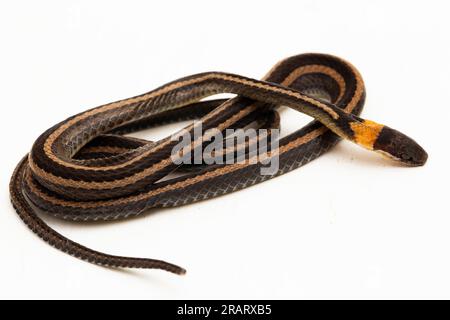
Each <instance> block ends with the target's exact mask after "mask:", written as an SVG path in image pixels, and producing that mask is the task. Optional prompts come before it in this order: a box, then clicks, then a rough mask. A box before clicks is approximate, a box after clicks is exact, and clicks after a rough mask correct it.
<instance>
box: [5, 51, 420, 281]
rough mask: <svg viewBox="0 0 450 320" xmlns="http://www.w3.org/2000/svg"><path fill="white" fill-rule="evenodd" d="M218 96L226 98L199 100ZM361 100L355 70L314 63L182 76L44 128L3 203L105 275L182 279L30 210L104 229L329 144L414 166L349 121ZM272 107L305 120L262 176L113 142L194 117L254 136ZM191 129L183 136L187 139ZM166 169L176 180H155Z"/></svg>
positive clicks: (370, 127)
mask: <svg viewBox="0 0 450 320" xmlns="http://www.w3.org/2000/svg"><path fill="white" fill-rule="evenodd" d="M217 93H233V94H236V95H237V96H236V97H234V98H231V99H222V100H209V101H200V100H201V99H203V98H205V97H208V96H210V95H213V94H217ZM364 97H365V89H364V84H363V80H362V78H361V76H360V74H359V72H358V71H357V70H356V69H355V68H354V67H353V66H352V65H351V64H350V63H348V62H346V61H344V60H342V59H340V58H337V57H334V56H330V55H324V54H302V55H298V56H293V57H290V58H287V59H285V60H282V61H281V62H279V63H278V64H277V65H276V66H275V67H274V68H273V69H272V70H271V71H270V72H269V73H268V74H267V75H266V77H265V78H264V79H263V80H262V81H258V80H254V79H250V78H246V77H242V76H238V75H234V74H228V73H221V72H209V73H202V74H197V75H193V76H189V77H186V78H182V79H180V80H177V81H174V82H171V83H169V84H166V85H164V86H162V87H160V88H158V89H156V90H153V91H150V92H148V93H145V94H143V95H139V96H136V97H132V98H129V99H124V100H120V101H117V102H113V103H109V104H106V105H102V106H99V107H97V108H93V109H90V110H88V111H85V112H83V113H80V114H78V115H76V116H73V117H70V118H68V119H67V120H64V121H62V122H60V123H58V124H57V125H55V126H53V127H52V128H50V129H48V130H47V131H46V132H44V133H43V134H42V135H41V136H40V137H39V138H38V139H37V140H36V142H35V143H34V145H33V148H32V150H31V152H30V153H29V154H28V155H27V156H25V157H24V158H23V159H22V161H21V162H20V163H19V164H18V166H17V168H16V170H15V171H14V173H13V176H12V179H11V183H10V194H11V200H12V203H13V206H14V208H15V209H16V211H17V213H18V214H19V216H20V218H21V219H22V220H23V221H24V222H25V223H26V224H27V226H28V227H29V228H30V229H31V230H32V231H33V232H35V233H36V234H37V235H38V236H39V237H41V238H42V239H43V240H44V241H46V242H48V243H49V244H50V245H52V246H54V247H56V248H57V249H59V250H61V251H64V252H66V253H68V254H70V255H73V256H76V257H78V258H81V259H83V260H86V261H89V262H92V263H96V264H100V265H105V266H111V267H123V268H158V269H163V270H167V271H170V272H174V273H177V274H183V273H184V272H185V270H184V269H182V268H180V267H178V266H176V265H173V264H170V263H167V262H164V261H160V260H154V259H144V258H130V257H121V256H113V255H109V254H105V253H101V252H97V251H94V250H92V249H89V248H86V247H84V246H82V245H80V244H78V243H76V242H74V241H72V240H69V239H67V238H66V237H64V236H62V235H61V234H59V233H57V232H56V231H55V230H53V229H52V228H50V227H49V226H48V225H47V224H46V223H45V222H44V221H43V220H42V219H41V218H40V217H39V216H38V215H37V214H36V211H38V210H42V211H44V212H47V213H50V214H52V215H55V216H57V217H61V218H63V219H68V220H82V221H89V220H110V219H118V218H126V217H129V216H132V215H138V214H140V213H142V212H144V211H145V210H147V209H150V208H157V207H171V206H178V205H182V204H187V203H191V202H195V201H198V200H203V199H208V198H211V197H215V196H218V195H221V194H226V193H229V192H232V191H235V190H239V189H242V188H246V187H248V186H250V185H253V184H256V183H259V182H262V181H264V180H267V179H270V178H272V177H274V176H277V175H280V174H283V173H286V172H288V171H290V170H293V169H295V168H298V167H300V166H302V165H303V164H305V163H307V162H309V161H311V160H313V159H315V158H316V157H318V156H320V155H321V154H323V153H324V152H325V151H327V150H329V149H330V148H331V147H332V146H334V145H335V144H336V143H337V141H338V140H339V138H344V139H346V140H349V141H352V142H355V143H357V144H359V145H361V146H362V147H364V148H367V149H370V150H374V151H378V152H380V153H383V154H385V155H388V156H390V157H391V158H394V159H396V160H399V161H401V162H403V163H405V164H408V165H412V166H419V165H423V164H424V163H425V161H426V159H427V154H426V152H425V151H424V150H423V149H422V148H421V147H420V146H419V145H418V144H417V143H416V142H414V141H413V140H412V139H410V138H408V137H407V136H405V135H404V134H402V133H400V132H398V131H396V130H394V129H391V128H389V127H387V126H384V125H381V124H378V123H375V122H373V121H369V120H364V119H362V118H360V117H358V115H359V114H360V112H361V110H362V107H363V104H364ZM280 106H288V107H291V108H293V109H295V110H298V111H300V112H303V113H305V114H307V115H309V116H312V117H314V118H315V120H314V121H312V122H311V123H309V124H308V125H306V126H305V127H303V128H301V129H300V130H298V131H296V132H294V133H292V134H290V135H288V136H286V137H283V138H281V139H280V140H279V147H278V148H276V149H274V150H270V157H275V156H277V157H278V159H279V170H278V171H277V172H276V173H274V174H273V175H261V174H260V171H259V169H260V168H261V166H262V164H261V163H250V162H245V163H234V164H214V165H199V166H198V168H193V169H192V168H191V169H190V170H187V171H186V170H184V169H186V168H185V167H186V166H185V165H177V164H175V163H174V162H173V161H172V159H171V151H172V149H173V147H174V145H175V144H176V143H177V142H176V141H173V139H170V137H168V138H165V139H162V140H160V141H157V142H149V141H145V140H140V139H135V138H130V137H126V136H123V135H122V134H123V133H128V132H133V131H136V130H139V129H142V128H145V127H149V126H155V125H158V124H161V123H163V122H170V121H176V120H180V119H195V118H200V119H201V122H202V126H203V130H204V131H206V130H207V129H211V128H217V129H218V130H219V131H221V132H224V131H225V130H226V129H228V128H242V127H245V126H247V125H250V124H252V123H253V124H255V123H256V125H254V126H256V127H257V128H277V127H278V126H279V117H278V113H277V111H276V109H277V108H278V107H280ZM196 125H197V124H196V123H194V124H192V125H190V126H188V127H187V128H186V130H187V131H188V132H193V131H194V130H195V128H194V127H195V126H196ZM195 143H196V141H194V142H193V145H192V148H194V147H195ZM236 148H239V146H236ZM233 151H234V150H233ZM183 170H184V171H183ZM174 171H175V172H178V171H180V172H184V174H182V175H181V176H178V177H175V178H170V179H162V178H164V177H167V176H168V174H170V173H173V172H174Z"/></svg>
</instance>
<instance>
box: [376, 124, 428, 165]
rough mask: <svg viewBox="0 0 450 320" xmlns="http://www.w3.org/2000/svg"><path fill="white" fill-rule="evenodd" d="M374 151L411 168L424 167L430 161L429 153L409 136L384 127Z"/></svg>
mask: <svg viewBox="0 0 450 320" xmlns="http://www.w3.org/2000/svg"><path fill="white" fill-rule="evenodd" d="M373 149H374V150H375V151H376V152H378V153H381V154H383V155H385V156H387V157H389V158H391V159H394V160H396V161H400V162H401V163H403V164H405V165H407V166H411V167H419V166H423V165H424V164H425V163H426V162H427V159H428V153H427V152H426V151H425V150H424V149H423V148H422V147H421V146H420V145H419V144H418V143H417V142H416V141H414V140H413V139H411V138H410V137H408V136H407V135H405V134H403V133H401V132H399V131H397V130H395V129H392V128H390V127H388V126H384V127H383V129H382V130H381V132H380V134H379V136H378V138H377V140H376V141H375V143H374V146H373Z"/></svg>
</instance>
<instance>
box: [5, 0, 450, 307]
mask: <svg viewBox="0 0 450 320" xmlns="http://www.w3.org/2000/svg"><path fill="white" fill-rule="evenodd" d="M448 13H449V7H448V1H396V2H394V1H370V2H369V1H312V0H311V1H298V0H296V1H285V2H283V1H242V0H239V1H223V2H218V1H142V2H137V1H136V2H135V1H126V4H125V2H121V3H120V4H119V2H115V1H8V2H6V1H4V2H2V3H1V5H0V41H1V42H0V88H1V90H0V97H1V100H0V101H1V114H2V116H1V135H0V136H1V149H0V150H2V152H1V158H0V160H1V168H2V169H1V190H2V192H1V201H0V203H1V210H0V253H1V256H0V298H147V299H155V298H157V299H166V298H213V299H215V298H308V299H310V298H311V299H312V298H344V299H347V298H363V299H365V298H450V271H449V270H450V249H449V248H450V210H449V203H448V197H449V194H448V185H447V184H448V179H449V169H448V168H449V156H450V153H449V151H448V150H449V148H448V147H449V127H448V123H449V116H450V111H449V110H450V108H449V102H448V101H449V99H448V92H449V89H448V88H449V83H450V79H449V77H450V76H449V75H450V64H449V56H450V46H449V38H448V31H449V30H450V23H449V19H448ZM303 52H325V53H332V54H336V55H339V56H341V57H343V58H345V59H347V60H349V61H351V62H352V63H353V64H354V65H356V66H357V67H358V69H359V70H360V71H361V73H362V75H363V77H364V79H365V82H366V86H367V91H368V96H367V103H366V106H365V109H364V111H363V116H364V117H365V118H368V119H372V120H375V121H378V122H382V123H385V124H388V125H390V126H392V127H395V128H397V129H399V130H401V131H403V132H405V133H407V134H409V135H411V136H412V137H414V138H415V139H416V140H417V141H418V142H420V143H421V144H422V145H423V146H424V148H425V149H426V150H427V151H428V153H429V161H428V163H427V164H426V165H425V166H424V167H421V168H404V167H399V166H396V165H394V164H393V163H391V162H389V161H387V160H384V159H383V158H381V157H379V156H378V155H377V154H372V153H370V152H367V151H365V150H362V149H360V148H359V147H357V146H355V145H352V144H351V143H348V142H342V143H340V144H339V145H338V146H337V147H336V148H335V149H333V150H332V151H331V152H329V153H328V154H326V155H324V156H323V157H321V158H319V159H317V160H316V161H314V162H313V163H311V164H309V165H307V166H305V167H303V168H301V169H298V170H295V171H293V172H290V173H289V174H287V175H285V176H282V177H279V178H276V179H273V180H271V181H268V182H265V183H263V184H260V185H257V186H255V187H252V188H249V189H246V190H243V191H240V192H237V193H234V194H231V195H227V196H223V197H220V198H217V199H213V200H209V201H206V202H202V203H198V204H194V205H189V206H186V207H181V208H176V209H168V210H159V211H157V212H154V214H149V215H146V216H142V217H140V218H137V219H132V220H127V221H121V222H119V223H104V224H89V225H84V224H74V223H68V222H64V221H58V220H55V219H51V218H46V221H48V222H49V224H50V225H51V226H53V227H54V228H55V229H56V230H58V231H60V232H61V233H63V234H64V235H66V236H68V237H69V238H71V239H73V240H75V241H78V242H80V243H82V244H85V245H87V246H90V247H92V248H95V249H99V250H104V251H107V252H109V253H114V254H122V255H132V256H141V257H152V258H161V259H165V260H168V261H171V262H174V263H177V264H180V265H182V266H184V267H186V268H187V270H188V273H187V274H186V276H184V277H178V276H174V275H172V274H169V273H165V272H160V271H155V270H137V271H112V270H108V269H104V268H101V267H97V266H94V265H91V264H88V263H85V262H82V261H79V260H77V259H75V258H72V257H70V256H68V255H65V254H63V253H61V252H58V251H56V250H55V249H53V248H51V247H50V246H48V245H47V244H45V243H44V242H43V241H41V240H40V239H38V238H37V237H36V236H35V235H34V234H32V233H31V232H30V231H29V230H28V229H27V228H26V227H25V226H24V224H23V223H22V221H21V220H20V219H19V218H18V216H17V215H16V214H15V212H14V210H13V209H12V207H11V205H10V203H9V195H8V183H9V177H10V174H11V173H12V171H13V168H14V166H15V165H16V163H17V162H18V161H19V160H20V158H21V157H22V156H23V155H24V154H25V153H26V152H28V150H29V149H30V148H31V145H32V143H33V141H34V139H35V138H36V137H37V136H38V135H39V134H40V133H41V132H43V131H44V130H45V129H47V128H48V127H50V126H52V125H53V124H55V123H56V122H59V121H60V120H63V119H65V118H66V117H68V116H71V115H73V114H75V113H78V112H81V111H83V110H85V109H87V108H89V107H93V106H96V105H99V104H103V103H107V102H111V101H114V100H117V99H121V98H126V97H130V96H133V95H136V94H140V93H143V92H146V91H149V90H151V89H153V88H155V87H156V86H159V85H161V84H163V83H166V82H168V81H171V80H174V79H177V78H179V77H182V76H186V75H189V74H192V73H197V72H203V71H213V70H217V71H227V72H233V73H238V74H242V75H246V76H249V77H255V78H260V77H262V76H263V75H264V74H265V73H266V72H267V71H268V70H269V69H270V68H271V67H272V65H273V64H275V63H276V62H277V61H278V60H280V59H283V58H285V57H288V56H290V55H294V54H299V53H303ZM308 120H309V119H307V118H306V117H305V116H301V115H298V114H296V113H295V112H293V111H290V112H283V114H282V125H283V130H284V132H285V133H286V132H291V131H293V130H295V129H296V128H300V127H301V126H302V125H303V124H304V123H306V121H308ZM178 127H179V126H169V127H165V128H164V130H160V131H155V130H152V131H147V132H144V133H143V134H141V135H140V136H145V137H147V138H149V139H151V138H155V137H162V136H165V135H167V134H169V133H171V132H173V131H174V130H175V129H176V128H178Z"/></svg>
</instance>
